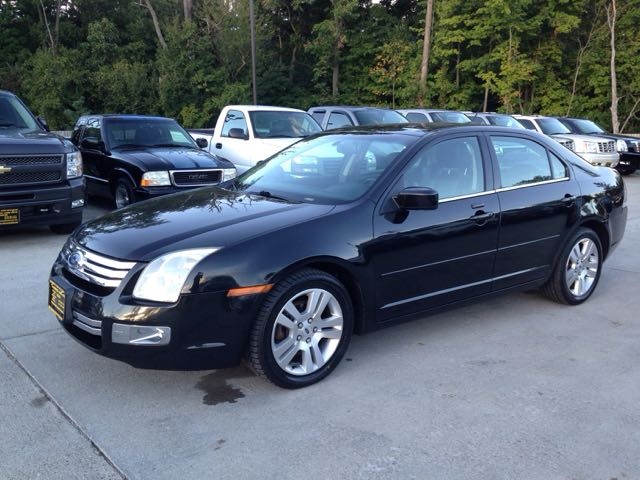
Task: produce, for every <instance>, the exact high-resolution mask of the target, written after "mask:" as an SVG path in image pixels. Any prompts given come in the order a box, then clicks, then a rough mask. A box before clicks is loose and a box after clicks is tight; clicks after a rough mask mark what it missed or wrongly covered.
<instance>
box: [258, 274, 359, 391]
mask: <svg viewBox="0 0 640 480" xmlns="http://www.w3.org/2000/svg"><path fill="white" fill-rule="evenodd" d="M310 303H311V305H310ZM309 310H311V311H309ZM352 331H353V306H352V304H351V299H350V298H349V294H348V292H347V290H346V289H345V288H344V286H343V285H342V284H341V283H340V282H339V281H338V280H337V279H336V278H335V277H333V276H331V275H329V274H327V273H325V272H322V271H320V270H315V269H304V270H300V271H298V272H296V273H293V274H292V275H290V276H289V277H288V278H286V279H284V280H282V281H281V282H279V283H278V284H276V285H275V287H274V288H273V289H272V290H271V292H270V293H269V294H268V296H267V298H266V299H265V301H264V304H263V305H262V308H261V309H260V312H259V314H258V318H257V319H256V322H255V323H254V325H253V327H252V329H251V333H250V336H249V349H248V360H249V364H250V366H251V368H252V369H253V370H254V371H255V372H256V373H257V374H258V375H260V376H262V377H265V378H267V379H268V380H269V381H271V382H272V383H274V384H276V385H278V386H280V387H284V388H301V387H306V386H308V385H311V384H313V383H316V382H319V381H320V380H322V379H323V378H324V377H326V376H327V375H329V374H330V373H331V372H332V371H333V369H334V368H335V367H336V366H337V365H338V363H340V360H341V359H342V357H343V356H344V353H345V352H346V350H347V347H348V346H349V342H350V340H351V333H352Z"/></svg>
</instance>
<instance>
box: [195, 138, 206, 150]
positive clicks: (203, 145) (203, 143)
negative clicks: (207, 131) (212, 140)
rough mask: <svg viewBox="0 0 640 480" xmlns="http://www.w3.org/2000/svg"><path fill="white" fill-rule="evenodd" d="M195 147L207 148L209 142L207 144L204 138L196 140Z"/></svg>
mask: <svg viewBox="0 0 640 480" xmlns="http://www.w3.org/2000/svg"><path fill="white" fill-rule="evenodd" d="M196 145H198V146H199V147H200V148H207V147H208V146H209V142H207V139H206V138H202V137H201V138H196Z"/></svg>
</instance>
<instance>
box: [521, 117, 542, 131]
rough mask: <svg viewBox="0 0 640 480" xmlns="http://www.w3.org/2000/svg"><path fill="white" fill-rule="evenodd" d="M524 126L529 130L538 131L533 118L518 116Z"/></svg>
mask: <svg viewBox="0 0 640 480" xmlns="http://www.w3.org/2000/svg"><path fill="white" fill-rule="evenodd" d="M517 120H518V121H519V122H520V123H521V124H522V126H523V127H524V128H526V129H527V130H533V131H537V130H536V126H535V125H534V124H533V122H532V121H531V120H527V119H526V118H518V119H517Z"/></svg>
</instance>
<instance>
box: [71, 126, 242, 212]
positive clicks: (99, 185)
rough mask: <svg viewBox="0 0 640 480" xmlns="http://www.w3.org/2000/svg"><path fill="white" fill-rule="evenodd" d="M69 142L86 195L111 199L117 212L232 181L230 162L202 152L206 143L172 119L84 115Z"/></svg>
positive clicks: (234, 174) (233, 175) (232, 168)
mask: <svg viewBox="0 0 640 480" xmlns="http://www.w3.org/2000/svg"><path fill="white" fill-rule="evenodd" d="M71 141H72V142H73V143H74V144H76V145H78V146H79V147H80V150H81V151H82V157H83V158H84V162H85V178H86V179H87V193H88V194H89V195H95V196H101V197H107V198H113V199H114V201H115V206H116V207H117V208H122V207H125V206H127V205H129V204H130V203H133V202H136V201H138V200H145V199H147V198H152V197H157V196H160V195H166V194H168V193H174V192H177V191H179V190H184V189H185V188H194V187H202V186H206V185H216V184H218V183H221V182H223V181H226V180H229V179H231V178H234V177H235V176H236V169H235V167H234V166H233V164H232V163H231V162H229V161H227V160H224V159H221V158H218V157H216V156H214V155H212V154H210V153H208V152H206V151H204V150H202V149H201V148H203V147H206V142H203V143H202V144H199V143H196V142H195V141H194V140H193V138H192V137H191V135H189V134H188V133H187V131H186V130H184V129H183V128H182V127H181V126H180V125H178V122H176V121H175V120H173V119H171V118H164V117H155V116H147V115H87V116H83V117H80V118H79V119H78V121H77V122H76V126H75V128H74V130H73V134H72V135H71Z"/></svg>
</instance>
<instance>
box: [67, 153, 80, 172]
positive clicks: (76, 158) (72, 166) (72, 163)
mask: <svg viewBox="0 0 640 480" xmlns="http://www.w3.org/2000/svg"><path fill="white" fill-rule="evenodd" d="M81 176H82V154H81V153H80V152H73V153H67V178H76V177H81Z"/></svg>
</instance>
